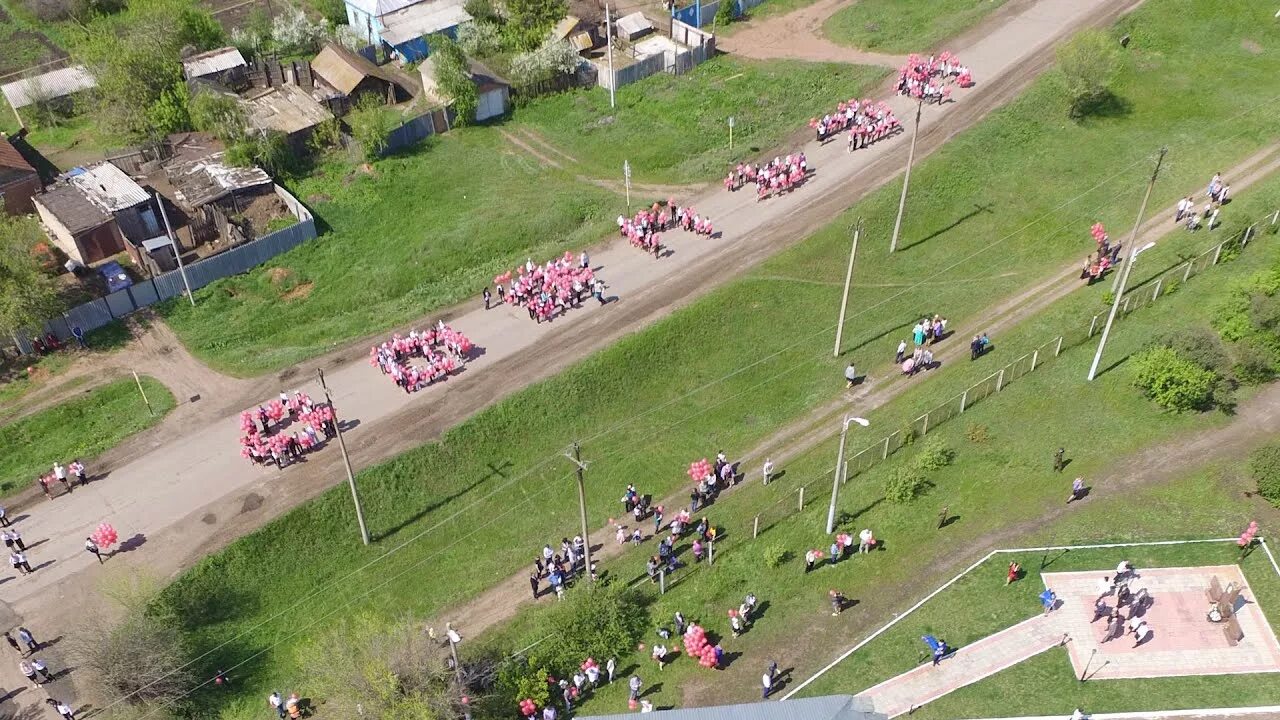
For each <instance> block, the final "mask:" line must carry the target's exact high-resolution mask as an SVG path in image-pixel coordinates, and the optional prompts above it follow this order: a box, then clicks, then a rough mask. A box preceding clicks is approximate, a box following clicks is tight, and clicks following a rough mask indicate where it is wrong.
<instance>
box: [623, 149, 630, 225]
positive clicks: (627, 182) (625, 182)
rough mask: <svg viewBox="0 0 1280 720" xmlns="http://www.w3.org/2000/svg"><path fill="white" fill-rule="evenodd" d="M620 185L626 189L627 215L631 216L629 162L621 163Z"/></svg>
mask: <svg viewBox="0 0 1280 720" xmlns="http://www.w3.org/2000/svg"><path fill="white" fill-rule="evenodd" d="M622 184H623V185H624V186H625V187H626V189H627V214H628V215H630V214H631V161H630V160H623V161H622Z"/></svg>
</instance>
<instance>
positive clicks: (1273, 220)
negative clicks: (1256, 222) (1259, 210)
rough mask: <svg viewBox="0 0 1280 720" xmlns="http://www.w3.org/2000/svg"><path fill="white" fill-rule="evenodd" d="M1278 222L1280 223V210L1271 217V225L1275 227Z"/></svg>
mask: <svg viewBox="0 0 1280 720" xmlns="http://www.w3.org/2000/svg"><path fill="white" fill-rule="evenodd" d="M1277 222H1280V210H1277V211H1276V213H1275V214H1274V215H1272V216H1271V224H1272V225H1275V224H1276V223H1277Z"/></svg>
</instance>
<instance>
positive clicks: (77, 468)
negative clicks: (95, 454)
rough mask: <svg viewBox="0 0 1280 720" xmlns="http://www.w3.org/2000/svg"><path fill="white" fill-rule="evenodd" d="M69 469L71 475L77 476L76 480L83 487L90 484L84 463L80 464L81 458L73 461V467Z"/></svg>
mask: <svg viewBox="0 0 1280 720" xmlns="http://www.w3.org/2000/svg"><path fill="white" fill-rule="evenodd" d="M69 469H70V470H71V474H72V475H75V476H76V480H77V481H78V482H79V483H80V485H81V487H83V486H85V485H88V484H89V477H88V476H87V475H85V471H84V463H82V462H80V458H76V459H75V460H72V461H71V467H70V468H69Z"/></svg>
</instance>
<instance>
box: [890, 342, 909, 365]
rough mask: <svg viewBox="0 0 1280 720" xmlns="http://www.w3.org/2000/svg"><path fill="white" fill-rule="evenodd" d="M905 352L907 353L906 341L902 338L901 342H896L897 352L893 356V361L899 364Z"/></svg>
mask: <svg viewBox="0 0 1280 720" xmlns="http://www.w3.org/2000/svg"><path fill="white" fill-rule="evenodd" d="M906 354H907V341H906V340H903V341H902V342H900V343H898V354H897V355H895V356H894V358H893V361H894V362H895V363H898V364H899V365H901V364H902V358H903V357H904V356H905V355H906Z"/></svg>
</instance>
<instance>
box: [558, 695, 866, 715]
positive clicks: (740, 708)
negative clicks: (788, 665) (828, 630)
mask: <svg viewBox="0 0 1280 720" xmlns="http://www.w3.org/2000/svg"><path fill="white" fill-rule="evenodd" d="M648 714H649V717H650V718H652V720H886V717H885V716H884V715H883V714H880V713H877V712H873V711H872V709H871V701H870V700H867V699H866V698H860V697H854V696H853V695H823V696H820V697H810V698H793V699H790V700H788V701H786V702H754V703H744V704H741V705H713V706H710V707H700V708H680V709H677V710H657V711H655V712H651V713H648ZM635 716H636V714H635V713H630V714H627V715H592V716H590V717H582V716H579V717H578V720H627V719H629V718H634V717H635Z"/></svg>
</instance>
